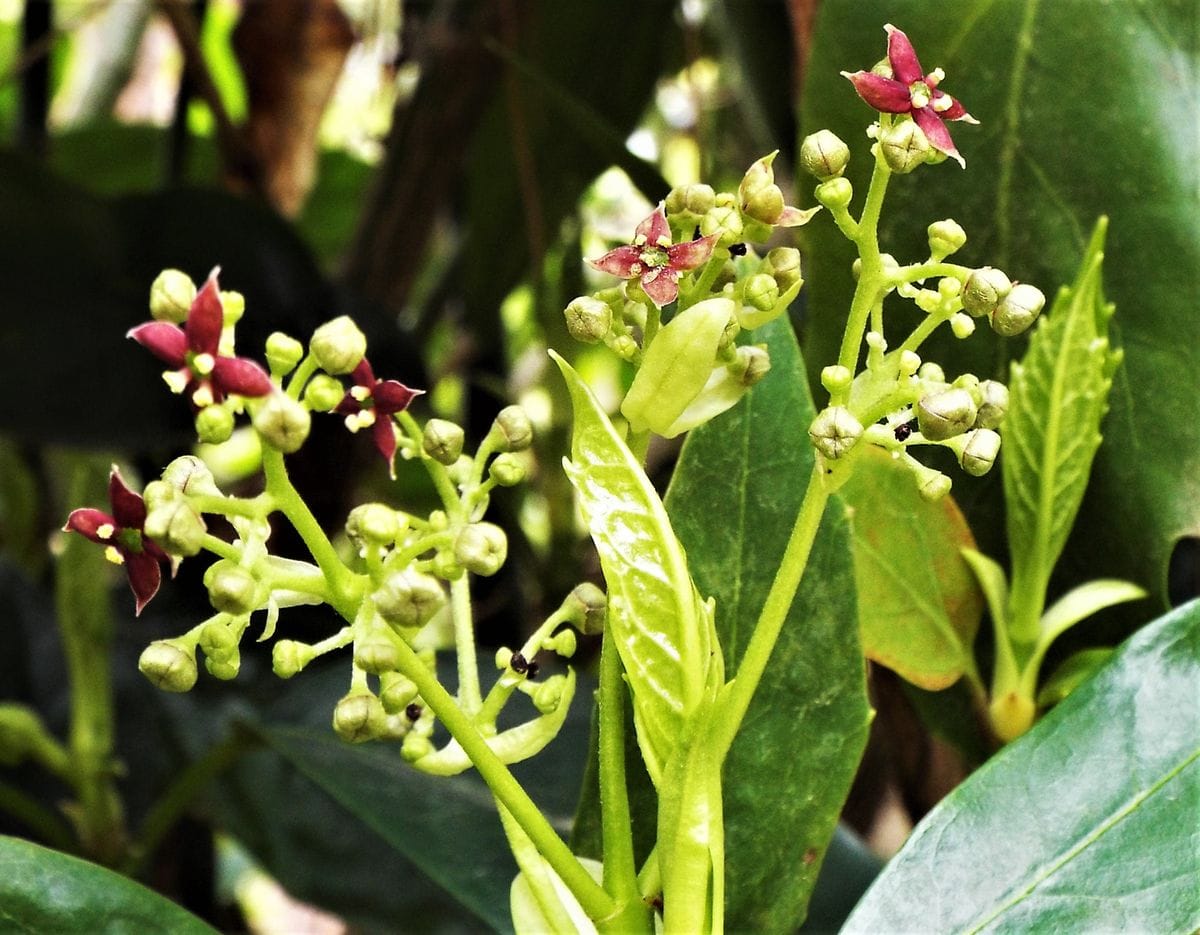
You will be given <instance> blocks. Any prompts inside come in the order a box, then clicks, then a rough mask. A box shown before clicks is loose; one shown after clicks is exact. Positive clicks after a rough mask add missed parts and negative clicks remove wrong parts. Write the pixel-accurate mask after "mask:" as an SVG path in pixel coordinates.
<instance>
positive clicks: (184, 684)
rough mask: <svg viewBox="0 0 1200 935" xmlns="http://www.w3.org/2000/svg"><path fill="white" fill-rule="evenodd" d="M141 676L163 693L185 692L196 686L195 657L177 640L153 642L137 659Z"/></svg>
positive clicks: (191, 650) (188, 648) (189, 649)
mask: <svg viewBox="0 0 1200 935" xmlns="http://www.w3.org/2000/svg"><path fill="white" fill-rule="evenodd" d="M138 669H139V670H140V671H141V673H142V675H144V676H146V678H148V679H149V680H150V681H151V682H153V683H154V684H155V686H157V687H158V688H161V689H162V690H163V691H168V692H185V691H187V690H188V689H190V688H191V687H192V686H193V685H195V684H196V676H197V674H198V672H197V669H196V657H195V655H194V650H193V649H192V647H191V646H187V645H185V644H184V643H182V642H180V641H178V640H155V641H154V642H153V643H151V644H150V645H149V646H147V647H146V648H145V649H144V650H142V655H141V656H140V657H139V658H138Z"/></svg>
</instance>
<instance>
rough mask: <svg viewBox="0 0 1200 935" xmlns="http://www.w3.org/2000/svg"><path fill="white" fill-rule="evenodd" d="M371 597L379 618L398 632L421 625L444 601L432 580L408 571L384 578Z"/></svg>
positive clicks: (410, 570)
mask: <svg viewBox="0 0 1200 935" xmlns="http://www.w3.org/2000/svg"><path fill="white" fill-rule="evenodd" d="M372 597H373V599H374V601H375V610H376V611H377V612H378V613H379V616H381V617H382V618H383V619H384V620H385V621H387V623H388V624H389V625H390V626H392V627H395V628H399V629H401V630H411V629H414V628H416V627H421V626H424V625H425V624H426V623H428V622H429V620H430V618H432V617H433V615H434V614H435V613H437V612H438V610H439V609H440V608H441V606H442V605H443V604H444V603H445V602H446V594H445V592H444V591H443V590H442V586H441V585H440V584H439V583H438V581H437V579H436V578H433V577H431V576H430V575H426V574H422V573H421V572H419V571H415V570H414V569H411V568H406V569H404V570H403V571H398V572H394V573H393V574H391V575H388V577H387V578H386V579H384V582H383V584H382V586H380V588H379V589H378V590H377V591H376V592H375V593H374V594H373V595H372ZM402 635H403V634H402Z"/></svg>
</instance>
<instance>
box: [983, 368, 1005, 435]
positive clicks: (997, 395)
mask: <svg viewBox="0 0 1200 935" xmlns="http://www.w3.org/2000/svg"><path fill="white" fill-rule="evenodd" d="M1006 412H1008V387H1007V386H1005V385H1004V384H1003V383H1000V382H999V381H997V380H984V381H983V382H982V383H980V384H979V414H978V415H977V416H976V417H975V428H977V429H997V428H999V427H1000V423H1001V422H1003V421H1004V414H1005V413H1006Z"/></svg>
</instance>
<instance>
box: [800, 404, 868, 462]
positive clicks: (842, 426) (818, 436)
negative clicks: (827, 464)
mask: <svg viewBox="0 0 1200 935" xmlns="http://www.w3.org/2000/svg"><path fill="white" fill-rule="evenodd" d="M862 433H863V427H862V423H861V422H859V421H858V419H856V418H854V415H853V414H852V413H851V412H850V410H849V409H847V408H846V407H845V406H829V407H828V408H826V409H822V410H821V412H820V413H818V414H817V417H816V418H815V419H813V421H812V425H810V426H809V427H808V437H809V440H810V441H812V443H813V447H815V448H816V449H817V451H819V452H821V454H822V455H824V456H825V457H826V458H827V459H829V460H830V461H836V460H837V459H838V458H840V457H842V455H844V454H845V453H846V452H848V451H849V450H850V449H851V448H853V447H854V445H855V444H856V443H857V442H858V440H859V439H860V438H862Z"/></svg>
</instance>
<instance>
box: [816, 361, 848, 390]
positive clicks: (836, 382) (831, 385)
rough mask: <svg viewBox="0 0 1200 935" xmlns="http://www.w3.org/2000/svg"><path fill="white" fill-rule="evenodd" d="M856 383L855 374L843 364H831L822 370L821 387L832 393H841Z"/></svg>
mask: <svg viewBox="0 0 1200 935" xmlns="http://www.w3.org/2000/svg"><path fill="white" fill-rule="evenodd" d="M853 382H854V374H853V373H851V372H850V368H849V367H843V366H842V365H841V364H830V365H829V366H828V367H824V368H822V370H821V385H822V386H823V387H825V389H826V390H827V391H828V392H830V393H840V392H842V391H843V390H845V389H847V388H848V387H849V386H850V384H851V383H853Z"/></svg>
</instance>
